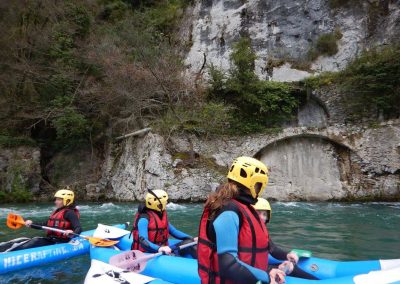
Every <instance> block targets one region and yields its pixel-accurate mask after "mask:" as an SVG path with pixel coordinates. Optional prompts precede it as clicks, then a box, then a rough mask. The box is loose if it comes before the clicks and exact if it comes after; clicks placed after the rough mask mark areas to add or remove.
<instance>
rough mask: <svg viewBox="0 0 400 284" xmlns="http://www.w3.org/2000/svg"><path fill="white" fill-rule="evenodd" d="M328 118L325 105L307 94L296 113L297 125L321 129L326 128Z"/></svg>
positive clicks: (315, 97)
mask: <svg viewBox="0 0 400 284" xmlns="http://www.w3.org/2000/svg"><path fill="white" fill-rule="evenodd" d="M329 118H330V114H329V110H328V108H327V107H326V105H325V103H324V102H323V101H322V100H321V99H320V98H318V97H317V96H315V95H313V94H312V93H310V94H307V98H306V100H305V101H304V102H303V103H302V104H301V106H300V107H299V110H298V112H297V123H298V125H299V126H301V127H302V126H306V127H317V128H323V127H327V126H328V124H329Z"/></svg>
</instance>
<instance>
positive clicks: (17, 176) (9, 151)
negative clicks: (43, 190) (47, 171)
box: [0, 146, 41, 194]
mask: <svg viewBox="0 0 400 284" xmlns="http://www.w3.org/2000/svg"><path fill="white" fill-rule="evenodd" d="M40 181H41V167H40V149H39V148H36V147H28V146H20V147H14V148H4V147H0V191H1V192H4V193H6V194H7V193H10V192H22V193H23V192H31V193H33V194H37V193H38V192H39V184H40Z"/></svg>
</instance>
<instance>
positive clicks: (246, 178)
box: [197, 157, 285, 284]
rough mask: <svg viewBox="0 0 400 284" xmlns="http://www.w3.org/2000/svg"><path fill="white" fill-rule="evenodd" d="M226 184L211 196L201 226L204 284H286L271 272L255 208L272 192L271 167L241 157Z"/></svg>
mask: <svg viewBox="0 0 400 284" xmlns="http://www.w3.org/2000/svg"><path fill="white" fill-rule="evenodd" d="M227 178H228V181H227V182H226V183H225V184H222V185H220V186H219V187H218V188H217V190H216V191H215V192H214V193H211V194H210V195H209V197H208V199H207V201H206V204H205V206H204V211H203V215H202V217H201V220H200V226H199V240H198V248H197V253H198V272H199V276H200V278H201V283H202V284H208V283H216V284H219V283H246V284H247V283H272V284H275V283H279V284H281V283H284V281H285V274H284V273H283V272H282V271H280V270H279V269H275V268H274V269H271V270H270V271H269V272H267V269H268V244H269V236H268V231H267V228H266V226H265V223H264V222H262V221H261V220H260V218H259V216H258V214H257V212H256V211H255V210H254V208H253V206H252V205H253V204H255V203H256V202H257V197H258V196H259V195H260V194H261V193H262V192H263V191H264V190H265V187H266V186H267V183H268V169H267V167H266V166H265V165H264V163H262V162H261V161H259V160H257V159H254V158H251V157H239V158H237V159H236V160H235V161H234V162H233V164H232V166H231V167H230V169H229V172H228V175H227Z"/></svg>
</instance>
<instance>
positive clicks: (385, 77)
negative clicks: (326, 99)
mask: <svg viewBox="0 0 400 284" xmlns="http://www.w3.org/2000/svg"><path fill="white" fill-rule="evenodd" d="M399 58H400V45H399V44H394V45H389V46H386V47H384V48H375V49H372V50H370V51H364V52H363V53H362V54H361V55H360V56H359V57H358V58H356V59H355V60H353V61H352V62H350V63H349V65H348V66H347V68H346V69H345V70H343V71H341V72H338V73H322V74H321V75H319V76H316V77H311V78H308V79H306V80H305V84H306V86H308V87H310V88H312V89H317V88H321V87H324V86H328V85H335V86H337V88H338V89H339V90H340V91H341V92H342V93H343V98H342V100H343V103H344V105H345V106H346V107H347V111H348V113H350V115H349V116H350V117H349V118H350V119H353V120H357V119H360V118H366V117H368V118H372V119H376V118H378V117H379V116H380V115H381V116H382V115H383V118H396V117H399V116H400V81H399V78H400V60H399Z"/></svg>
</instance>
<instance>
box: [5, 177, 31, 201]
mask: <svg viewBox="0 0 400 284" xmlns="http://www.w3.org/2000/svg"><path fill="white" fill-rule="evenodd" d="M13 174H14V176H13V178H12V181H11V188H10V190H6V189H0V203H9V202H29V201H31V200H32V193H31V192H30V191H29V188H28V187H27V184H26V182H25V181H24V180H23V178H22V176H21V174H20V172H19V171H18V170H17V171H15V172H14V173H13Z"/></svg>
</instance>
